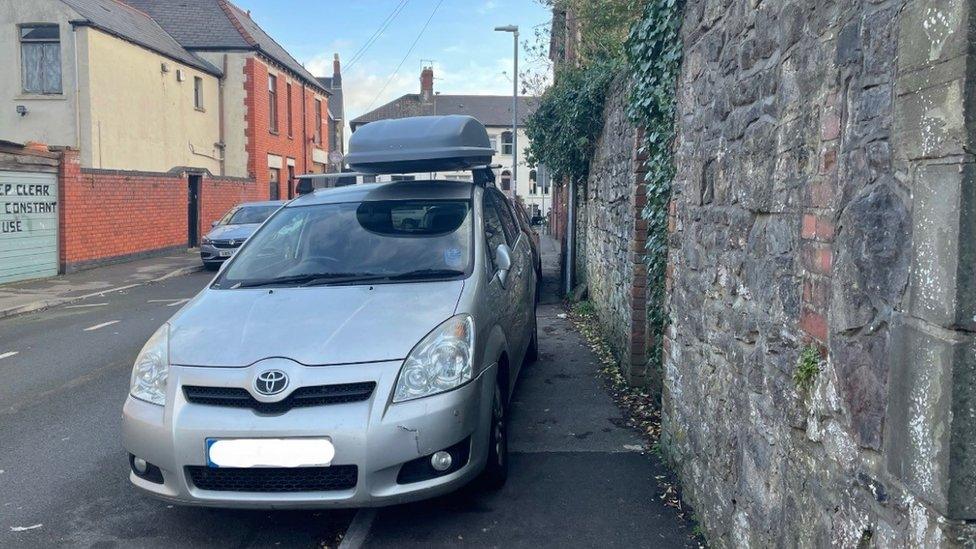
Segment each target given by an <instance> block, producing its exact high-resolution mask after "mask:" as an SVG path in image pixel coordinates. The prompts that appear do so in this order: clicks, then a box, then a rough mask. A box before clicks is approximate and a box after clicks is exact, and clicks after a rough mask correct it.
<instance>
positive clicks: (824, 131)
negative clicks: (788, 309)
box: [800, 92, 841, 348]
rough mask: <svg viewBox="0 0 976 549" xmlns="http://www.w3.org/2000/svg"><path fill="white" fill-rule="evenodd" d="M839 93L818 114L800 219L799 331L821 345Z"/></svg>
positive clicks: (825, 335)
mask: <svg viewBox="0 0 976 549" xmlns="http://www.w3.org/2000/svg"><path fill="white" fill-rule="evenodd" d="M840 102H841V96H840V94H839V93H836V92H834V93H831V94H829V95H828V97H827V98H826V101H825V102H824V108H823V111H822V112H821V116H820V120H821V123H820V139H821V147H820V155H819V158H820V169H819V172H818V176H817V178H815V179H814V180H813V183H812V184H811V185H810V186H809V188H808V189H807V192H806V196H805V201H804V208H803V214H802V217H801V220H800V240H801V244H800V247H801V258H802V272H803V294H802V298H801V303H802V308H801V311H800V331H802V332H803V333H804V334H805V335H806V337H807V338H809V340H810V341H811V342H814V343H816V344H817V345H819V346H821V347H822V348H826V346H827V344H828V336H829V334H828V332H829V330H828V327H827V326H828V313H829V307H830V295H831V287H830V285H831V272H832V269H833V260H834V254H833V243H834V231H835V229H834V227H835V222H834V219H835V215H836V213H835V211H834V197H835V194H836V193H835V189H836V184H837V177H838V175H837V150H838V148H839V146H840V129H841V112H840V108H841V107H840Z"/></svg>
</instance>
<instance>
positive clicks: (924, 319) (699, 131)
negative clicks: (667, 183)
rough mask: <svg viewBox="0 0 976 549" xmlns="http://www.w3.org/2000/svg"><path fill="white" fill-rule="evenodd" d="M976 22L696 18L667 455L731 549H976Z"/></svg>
mask: <svg viewBox="0 0 976 549" xmlns="http://www.w3.org/2000/svg"><path fill="white" fill-rule="evenodd" d="M973 15H974V13H973V2H970V1H968V0H941V1H939V0H871V1H858V0H846V1H845V0H789V1H787V0H784V1H775V2H774V1H763V0H726V1H720V0H688V2H687V9H686V14H685V22H684V27H683V40H684V44H685V58H684V62H683V67H682V73H681V77H680V80H679V83H678V91H677V93H678V96H679V106H678V117H677V124H678V140H677V143H676V164H677V168H678V173H677V178H676V181H675V196H674V204H673V209H672V212H673V216H674V219H673V222H672V236H671V252H670V269H669V271H670V273H671V274H670V284H671V293H670V297H669V299H670V321H671V324H670V327H669V328H668V332H667V340H666V342H665V348H666V354H665V369H666V372H665V387H664V395H663V406H664V421H665V425H664V446H665V448H666V449H667V452H668V454H669V457H670V458H671V459H672V460H673V461H674V463H675V464H676V467H677V470H678V472H679V475H680V476H681V478H682V481H683V482H682V484H683V487H684V491H685V492H684V495H685V497H686V498H687V499H688V500H689V502H690V503H691V504H692V505H693V506H694V507H695V510H696V513H697V516H698V518H699V520H700V521H701V523H702V525H703V527H704V528H705V530H706V532H707V534H708V537H709V539H710V541H712V542H713V543H714V544H716V545H719V546H742V545H748V546H756V547H761V546H796V545H800V546H818V547H819V546H827V545H840V546H845V547H848V546H856V545H860V544H867V545H874V546H880V547H890V546H922V545H925V546H951V545H956V544H959V545H962V544H967V543H968V544H970V545H971V544H973V543H976V542H974V540H976V527H974V525H973V524H974V523H973V522H971V521H973V519H976V504H974V502H976V449H974V441H976V411H974V408H973V406H974V404H973V403H974V401H976V343H974V337H973V332H974V329H976V320H974V318H976V316H974V313H976V294H974V285H976V275H974V267H973V265H974V264H976V251H974V249H976V243H974V238H973V237H974V235H976V214H974V213H973V208H974V206H976V182H974V181H973V166H974V163H973V160H974V159H973V156H972V153H971V151H972V150H973V148H972V143H971V140H972V137H973V129H974V128H976V126H974V125H973V120H972V115H971V109H972V107H973V106H976V104H974V98H976V94H974V90H973V78H972V74H971V71H972V70H973V68H972V67H973V63H972V61H973V59H972V56H971V55H970V51H969V50H970V46H969V44H970V42H971V38H972V35H973V29H974V25H973V21H974V18H973ZM807 347H813V348H814V349H817V350H819V351H820V352H821V353H822V356H823V357H824V361H823V362H822V364H821V365H820V371H819V373H818V374H817V375H816V377H815V378H814V379H813V382H812V385H811V386H810V387H809V388H804V387H803V386H802V385H800V384H798V383H797V382H796V381H795V380H794V373H795V370H796V368H797V365H798V358H799V355H800V353H801V351H802V350H803V349H804V348H807ZM966 521H970V522H968V523H967V522H966Z"/></svg>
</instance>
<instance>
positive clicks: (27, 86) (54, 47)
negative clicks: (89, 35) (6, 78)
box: [20, 25, 61, 94]
mask: <svg viewBox="0 0 976 549" xmlns="http://www.w3.org/2000/svg"><path fill="white" fill-rule="evenodd" d="M20 65H21V66H20V71H21V83H22V85H23V88H24V93H40V94H55V93H61V38H60V30H59V27H58V26H57V25H23V26H21V27H20Z"/></svg>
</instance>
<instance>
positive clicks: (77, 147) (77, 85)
mask: <svg viewBox="0 0 976 549" xmlns="http://www.w3.org/2000/svg"><path fill="white" fill-rule="evenodd" d="M71 40H72V41H73V42H74V48H75V150H78V151H80V150H81V73H80V72H79V71H78V29H77V28H76V27H75V26H74V25H72V26H71Z"/></svg>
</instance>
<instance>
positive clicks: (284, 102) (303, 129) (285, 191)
mask: <svg viewBox="0 0 976 549" xmlns="http://www.w3.org/2000/svg"><path fill="white" fill-rule="evenodd" d="M269 74H271V75H274V76H275V77H276V89H277V93H276V95H277V101H276V102H275V103H276V106H277V118H278V121H277V129H275V128H272V123H271V122H272V121H271V113H270V111H271V109H270V100H269V97H270V90H269ZM244 75H245V81H246V84H245V103H246V110H247V115H246V117H247V120H246V127H247V130H246V133H247V156H248V164H247V171H248V173H249V174H250V175H251V176H252V177H253V178H254V179H255V180H256V181H257V185H258V187H257V188H258V190H259V195H260V196H261V198H262V199H268V198H270V197H271V190H270V181H271V171H270V166H269V162H268V155H269V154H270V155H275V156H278V157H280V158H281V167H280V172H279V173H280V178H279V183H278V197H279V198H282V199H286V198H290V197H291V196H292V195H291V194H289V190H292V191H294V182H289V181H288V161H289V160H292V161H294V172H295V175H301V174H303V173H313V172H323V171H325V168H326V166H325V165H324V164H317V163H315V162H313V161H312V158H313V156H312V155H313V150H314V149H320V150H321V151H322V154H326V153H327V152H328V139H327V136H328V97H327V96H326V95H325V94H323V93H320V92H317V91H316V90H314V89H313V88H311V87H310V86H308V85H306V84H304V83H303V82H302V81H301V80H300V79H298V78H294V77H293V76H292V75H291V74H290V73H288V72H287V71H285V70H282V69H279V68H277V67H275V66H273V65H272V66H271V67H270V69H269V64H268V63H267V62H266V61H265V60H264V59H262V58H259V57H257V56H252V57H250V58H248V60H247V62H246V63H245V65H244ZM289 87H290V89H291V101H290V103H291V131H290V132H289V122H288V119H289V115H288V113H289V108H288V107H289V97H288V96H289V93H288V90H289ZM316 100H318V101H319V102H320V105H321V109H320V111H319V112H320V113H321V117H320V118H319V119H318V120H316V109H315V102H316ZM316 125H317V126H318V133H316ZM316 135H318V136H319V137H320V141H321V142H320V143H316ZM289 184H290V185H291V189H289Z"/></svg>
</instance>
